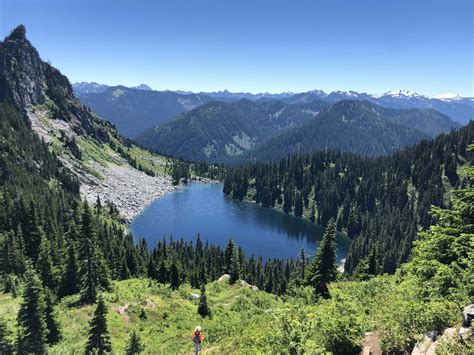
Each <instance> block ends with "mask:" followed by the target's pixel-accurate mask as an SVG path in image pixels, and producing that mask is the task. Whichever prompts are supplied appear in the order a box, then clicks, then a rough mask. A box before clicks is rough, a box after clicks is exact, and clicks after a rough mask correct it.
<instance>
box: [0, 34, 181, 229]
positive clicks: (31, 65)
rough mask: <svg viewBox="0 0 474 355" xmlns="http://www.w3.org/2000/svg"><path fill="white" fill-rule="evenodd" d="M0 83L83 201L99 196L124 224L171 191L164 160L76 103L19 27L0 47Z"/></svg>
mask: <svg viewBox="0 0 474 355" xmlns="http://www.w3.org/2000/svg"><path fill="white" fill-rule="evenodd" d="M0 82H1V83H2V85H0V101H5V102H8V103H9V105H12V106H13V107H15V108H16V109H17V110H18V111H19V112H20V114H21V116H22V117H23V119H24V120H25V122H27V123H28V125H30V126H31V128H32V129H33V130H34V131H35V132H36V134H38V135H39V136H40V137H41V138H42V139H43V140H44V141H45V142H46V143H47V144H48V146H49V149H50V150H51V151H52V152H54V154H55V155H56V156H58V157H59V159H60V160H61V162H62V163H63V164H64V165H65V166H66V167H68V168H69V169H70V170H71V171H72V172H73V173H74V175H75V176H76V177H77V178H78V179H79V181H80V192H81V196H82V197H83V198H86V199H87V200H88V201H89V202H91V203H92V202H95V201H96V200H97V197H100V199H102V201H109V202H111V203H113V204H114V205H116V206H118V208H119V211H120V213H121V215H122V217H123V218H125V219H126V220H130V219H131V218H132V217H133V216H134V215H136V214H137V213H138V212H139V211H140V210H141V209H142V208H143V206H145V205H146V204H148V203H149V202H150V201H152V200H154V199H156V198H158V197H160V196H162V195H163V194H164V193H166V192H168V191H171V190H173V189H174V187H173V186H172V182H171V177H170V176H169V173H170V171H169V169H171V166H172V164H170V162H169V161H168V159H165V158H163V157H160V156H157V155H152V154H150V153H149V152H147V151H145V150H143V149H140V148H138V147H136V146H134V145H133V144H131V143H130V142H129V141H127V140H126V139H124V138H123V137H122V136H121V135H120V134H119V133H118V132H117V131H116V130H115V128H114V127H113V126H112V125H111V124H110V123H108V122H106V121H104V120H101V119H99V118H98V117H97V116H96V115H95V114H94V113H92V112H91V111H90V110H89V109H88V108H87V107H85V106H84V105H83V104H81V103H80V101H79V100H78V99H77V98H76V96H75V95H74V92H73V89H72V87H71V84H70V83H69V80H68V79H67V78H66V77H65V76H64V75H62V74H61V73H60V72H59V71H58V70H57V69H56V68H54V67H52V66H51V65H50V64H48V63H46V62H44V61H42V60H41V58H40V56H39V54H38V52H37V51H36V49H35V48H34V47H33V46H32V45H31V43H30V42H29V41H28V39H27V38H26V31H25V28H24V27H23V26H19V27H18V28H16V29H15V30H14V31H13V32H12V33H11V34H10V36H8V37H7V38H5V40H4V41H3V42H0ZM166 166H168V170H167V169H166ZM143 186H147V187H148V188H147V189H143Z"/></svg>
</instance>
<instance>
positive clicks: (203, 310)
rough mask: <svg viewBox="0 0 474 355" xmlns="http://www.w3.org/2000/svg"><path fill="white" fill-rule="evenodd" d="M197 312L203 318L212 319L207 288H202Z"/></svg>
mask: <svg viewBox="0 0 474 355" xmlns="http://www.w3.org/2000/svg"><path fill="white" fill-rule="evenodd" d="M197 312H198V314H199V315H200V316H201V317H209V318H210V317H211V310H210V309H209V307H208V305H207V296H206V287H205V286H204V285H203V286H202V287H201V296H200V297H199V304H198V308H197Z"/></svg>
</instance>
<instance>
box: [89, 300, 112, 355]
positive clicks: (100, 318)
mask: <svg viewBox="0 0 474 355" xmlns="http://www.w3.org/2000/svg"><path fill="white" fill-rule="evenodd" d="M111 351H112V345H111V343H110V337H109V332H108V330H107V307H106V305H105V302H104V298H103V297H102V295H100V296H99V300H98V302H97V307H96V309H95V312H94V317H93V318H92V320H91V322H90V329H89V337H88V339H87V344H86V354H105V353H107V352H111Z"/></svg>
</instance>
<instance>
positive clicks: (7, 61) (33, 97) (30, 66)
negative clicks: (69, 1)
mask: <svg viewBox="0 0 474 355" xmlns="http://www.w3.org/2000/svg"><path fill="white" fill-rule="evenodd" d="M0 100H7V101H8V102H10V103H11V104H13V105H14V106H15V107H16V108H17V109H18V110H19V111H20V112H21V113H22V114H23V116H24V118H25V120H28V119H29V117H28V111H29V110H30V109H31V107H34V106H38V105H43V104H47V105H48V108H49V110H50V111H51V112H50V113H51V118H53V119H59V120H62V121H66V122H69V123H71V126H72V128H73V129H74V131H75V132H76V133H78V134H82V135H90V136H92V137H94V138H96V139H98V140H100V141H107V139H108V134H107V129H111V128H112V125H110V124H109V123H108V122H105V121H102V120H100V119H99V118H98V117H97V116H95V115H94V114H92V113H91V112H90V111H89V109H87V108H86V107H85V106H84V105H82V104H81V103H80V101H79V100H78V99H77V98H76V96H75V95H74V91H73V89H72V86H71V84H70V82H69V80H68V79H67V78H66V77H65V76H64V75H62V74H61V73H60V71H59V70H57V69H56V68H54V67H53V66H52V65H51V64H49V63H46V62H43V61H42V60H41V58H40V56H39V54H38V51H37V50H36V49H35V48H34V47H33V45H32V44H31V43H30V42H29V41H28V39H27V38H26V30H25V27H24V26H23V25H20V26H18V27H17V28H16V29H15V30H13V32H12V33H11V34H10V35H9V36H8V37H6V38H5V40H4V41H3V42H0Z"/></svg>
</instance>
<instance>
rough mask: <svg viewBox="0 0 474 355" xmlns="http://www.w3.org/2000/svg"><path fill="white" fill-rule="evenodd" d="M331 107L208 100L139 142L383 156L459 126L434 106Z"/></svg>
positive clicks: (178, 148)
mask: <svg viewBox="0 0 474 355" xmlns="http://www.w3.org/2000/svg"><path fill="white" fill-rule="evenodd" d="M328 105H329V104H328V103H326V102H323V101H311V102H309V103H301V104H293V105H288V104H283V103H282V102H280V101H263V102H252V101H249V100H241V101H238V102H233V103H223V102H210V103H208V104H206V105H203V106H200V107H198V108H196V109H194V110H191V111H189V112H186V113H184V114H182V115H181V116H180V117H178V118H177V119H175V120H173V121H171V122H169V123H167V124H164V125H161V126H157V127H155V128H153V129H150V130H148V131H146V132H144V133H143V134H141V135H140V136H138V137H137V139H136V141H137V142H138V143H140V144H141V145H143V146H145V147H147V148H150V149H152V150H155V151H158V152H160V153H164V154H167V155H173V156H177V157H180V158H183V159H186V160H194V161H207V162H224V163H229V164H235V163H242V162H245V161H249V160H252V159H255V158H256V159H259V160H261V159H263V160H275V159H279V158H282V157H283V156H285V155H288V154H292V153H293V154H294V153H300V154H302V153H310V152H313V151H315V150H318V149H324V148H333V149H340V150H343V151H348V152H353V153H360V154H366V155H371V156H375V155H384V154H389V153H391V152H394V151H396V150H398V149H401V148H403V147H406V146H409V145H412V144H415V143H417V142H419V141H420V140H422V139H424V138H429V137H435V136H436V135H437V134H439V133H442V132H449V131H450V130H451V129H453V128H456V127H459V125H458V124H457V123H455V122H454V121H452V120H451V119H450V118H449V117H447V116H445V115H443V114H441V113H439V112H436V111H433V110H416V109H413V110H396V109H388V108H384V107H381V106H377V105H374V104H370V103H369V102H366V101H355V100H353V101H350V100H345V101H339V102H337V103H334V104H331V105H329V106H328Z"/></svg>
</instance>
